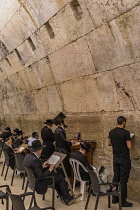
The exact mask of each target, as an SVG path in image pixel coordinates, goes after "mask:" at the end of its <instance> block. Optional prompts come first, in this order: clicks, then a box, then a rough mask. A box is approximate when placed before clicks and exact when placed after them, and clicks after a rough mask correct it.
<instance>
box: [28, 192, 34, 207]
mask: <svg viewBox="0 0 140 210" xmlns="http://www.w3.org/2000/svg"><path fill="white" fill-rule="evenodd" d="M34 197H35V192H34V194H33V195H32V198H31V202H30V206H29V209H31V207H32V204H33V200H34Z"/></svg>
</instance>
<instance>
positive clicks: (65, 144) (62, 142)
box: [54, 126, 72, 153]
mask: <svg viewBox="0 0 140 210" xmlns="http://www.w3.org/2000/svg"><path fill="white" fill-rule="evenodd" d="M54 134H55V142H56V149H57V150H58V151H60V152H61V149H62V152H63V150H64V151H65V153H69V152H70V147H71V146H72V143H71V142H70V141H67V140H66V132H65V130H64V129H63V128H62V127H61V126H58V128H56V129H55V132H54Z"/></svg>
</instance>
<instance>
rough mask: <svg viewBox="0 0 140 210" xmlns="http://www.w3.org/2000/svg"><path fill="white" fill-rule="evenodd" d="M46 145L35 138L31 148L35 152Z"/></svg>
mask: <svg viewBox="0 0 140 210" xmlns="http://www.w3.org/2000/svg"><path fill="white" fill-rule="evenodd" d="M45 147H46V145H42V144H41V142H40V140H35V141H33V142H32V146H31V147H30V148H29V149H30V150H31V152H35V151H37V150H40V149H43V148H45Z"/></svg>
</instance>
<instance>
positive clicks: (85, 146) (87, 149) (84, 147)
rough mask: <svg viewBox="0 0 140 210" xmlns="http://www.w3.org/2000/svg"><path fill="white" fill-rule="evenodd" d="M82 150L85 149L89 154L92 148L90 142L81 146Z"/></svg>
mask: <svg viewBox="0 0 140 210" xmlns="http://www.w3.org/2000/svg"><path fill="white" fill-rule="evenodd" d="M80 145H81V147H82V149H85V150H86V151H87V152H89V149H90V147H91V145H90V144H89V143H88V142H84V143H83V144H81V143H80Z"/></svg>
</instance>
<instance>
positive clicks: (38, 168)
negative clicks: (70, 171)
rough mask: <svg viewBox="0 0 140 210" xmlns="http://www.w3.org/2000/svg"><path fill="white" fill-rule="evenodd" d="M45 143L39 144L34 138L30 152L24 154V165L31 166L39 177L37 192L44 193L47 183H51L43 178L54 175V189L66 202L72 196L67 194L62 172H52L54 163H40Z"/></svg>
mask: <svg viewBox="0 0 140 210" xmlns="http://www.w3.org/2000/svg"><path fill="white" fill-rule="evenodd" d="M44 147H45V145H41V143H40V141H39V140H35V141H33V143H32V147H31V148H30V150H31V153H30V154H28V155H26V156H25V159H24V166H25V167H27V168H31V169H32V170H33V172H34V174H35V176H36V177H37V178H38V179H39V180H38V181H37V185H36V192H37V193H38V194H45V193H46V192H47V188H48V185H49V184H51V183H50V180H49V179H48V180H47V179H43V178H45V177H46V176H54V177H55V189H56V191H57V193H58V195H59V196H60V198H61V200H63V201H64V202H65V203H66V204H68V203H69V202H70V201H71V200H72V196H70V195H69V191H68V187H67V183H66V181H65V178H64V175H63V173H59V172H57V173H54V171H53V169H54V165H50V166H49V165H48V164H47V162H44V163H43V165H42V163H41V160H40V159H39V158H40V155H41V153H42V149H43V148H44Z"/></svg>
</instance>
